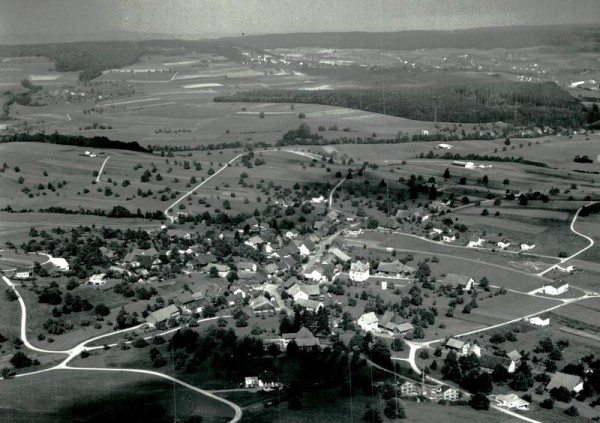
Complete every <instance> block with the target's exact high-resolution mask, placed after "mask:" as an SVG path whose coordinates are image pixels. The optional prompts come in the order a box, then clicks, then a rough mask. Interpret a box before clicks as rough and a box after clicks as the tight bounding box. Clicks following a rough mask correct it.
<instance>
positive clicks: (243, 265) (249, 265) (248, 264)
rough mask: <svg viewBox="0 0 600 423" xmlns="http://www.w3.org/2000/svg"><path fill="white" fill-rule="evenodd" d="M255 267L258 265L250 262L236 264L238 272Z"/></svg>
mask: <svg viewBox="0 0 600 423" xmlns="http://www.w3.org/2000/svg"><path fill="white" fill-rule="evenodd" d="M254 266H256V263H252V262H249V261H240V262H239V263H237V264H236V267H237V268H238V270H248V269H254Z"/></svg>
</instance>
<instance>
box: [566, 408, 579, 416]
mask: <svg viewBox="0 0 600 423" xmlns="http://www.w3.org/2000/svg"><path fill="white" fill-rule="evenodd" d="M565 414H566V415H567V416H571V417H577V416H579V410H578V409H577V407H575V406H574V405H572V406H570V407H569V408H567V409H566V410H565Z"/></svg>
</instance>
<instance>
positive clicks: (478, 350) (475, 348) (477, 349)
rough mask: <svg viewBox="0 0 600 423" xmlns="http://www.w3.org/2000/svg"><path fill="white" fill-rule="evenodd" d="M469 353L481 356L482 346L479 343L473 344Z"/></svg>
mask: <svg viewBox="0 0 600 423" xmlns="http://www.w3.org/2000/svg"><path fill="white" fill-rule="evenodd" d="M468 354H469V355H471V354H475V355H476V356H477V357H481V347H480V346H479V345H477V344H472V345H471V346H470V347H469V352H468Z"/></svg>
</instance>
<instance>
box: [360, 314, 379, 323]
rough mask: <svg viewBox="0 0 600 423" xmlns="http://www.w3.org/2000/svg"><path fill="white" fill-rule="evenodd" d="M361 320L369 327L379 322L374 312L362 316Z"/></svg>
mask: <svg viewBox="0 0 600 423" xmlns="http://www.w3.org/2000/svg"><path fill="white" fill-rule="evenodd" d="M360 319H362V321H363V322H365V323H366V324H368V325H369V324H373V323H377V322H379V318H378V317H377V315H376V314H375V312H374V311H371V312H369V313H365V314H363V315H362V316H360Z"/></svg>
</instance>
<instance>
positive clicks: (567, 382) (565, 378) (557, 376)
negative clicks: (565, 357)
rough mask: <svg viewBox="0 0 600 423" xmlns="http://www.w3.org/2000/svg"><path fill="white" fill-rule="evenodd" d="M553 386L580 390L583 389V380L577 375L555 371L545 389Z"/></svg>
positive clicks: (573, 390)
mask: <svg viewBox="0 0 600 423" xmlns="http://www.w3.org/2000/svg"><path fill="white" fill-rule="evenodd" d="M554 388H567V389H568V390H569V392H580V391H581V390H582V389H583V380H582V379H581V378H580V377H579V376H575V375H570V374H567V373H562V372H556V373H554V375H553V376H552V379H550V382H548V385H546V390H547V391H551V390H552V389H554Z"/></svg>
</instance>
